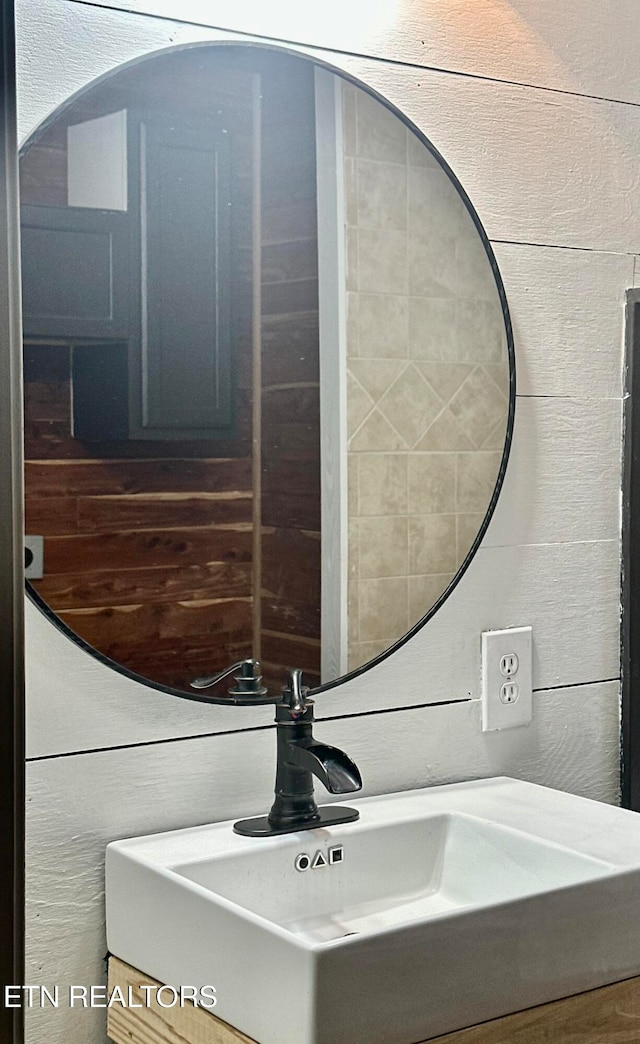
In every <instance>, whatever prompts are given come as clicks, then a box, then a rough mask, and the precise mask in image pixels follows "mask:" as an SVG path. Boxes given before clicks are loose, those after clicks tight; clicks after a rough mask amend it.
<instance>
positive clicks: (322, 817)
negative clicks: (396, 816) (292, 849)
mask: <svg viewBox="0 0 640 1044" xmlns="http://www.w3.org/2000/svg"><path fill="white" fill-rule="evenodd" d="M318 813H319V816H318V818H317V819H314V820H312V821H311V822H310V823H296V824H295V825H289V826H280V827H277V826H273V825H272V824H271V823H270V822H269V817H268V816H256V817H255V818H254V819H241V820H239V821H238V822H237V823H234V824H233V829H234V831H235V833H236V834H244V836H245V837H274V836H275V835H276V834H295V833H297V832H298V830H318V829H320V828H321V827H328V826H336V825H338V824H340V823H353V821H354V820H356V819H359V817H360V813H359V811H358V810H357V808H347V807H346V805H321V806H320V808H319V809H318Z"/></svg>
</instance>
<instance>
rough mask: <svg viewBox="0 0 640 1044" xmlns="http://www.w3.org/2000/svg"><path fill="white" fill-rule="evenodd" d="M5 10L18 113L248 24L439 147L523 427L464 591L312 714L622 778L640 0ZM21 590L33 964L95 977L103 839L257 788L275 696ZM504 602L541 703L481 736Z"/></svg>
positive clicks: (564, 784) (431, 747)
mask: <svg viewBox="0 0 640 1044" xmlns="http://www.w3.org/2000/svg"><path fill="white" fill-rule="evenodd" d="M114 7H116V8H118V7H120V8H122V10H109V9H108V8H114ZM125 8H126V9H129V10H128V11H127V10H125ZM154 13H155V14H159V15H163V16H165V17H163V18H154V17H149V15H151V14H154ZM18 15H19V24H18V48H19V53H18V69H19V83H18V91H19V122H20V130H21V137H22V138H24V137H26V136H27V135H28V134H29V133H31V131H32V130H33V128H34V127H35V126H36V125H37V124H38V123H39V122H40V121H41V120H42V119H43V118H44V117H45V116H46V115H48V113H49V112H50V111H52V110H53V109H54V108H55V107H56V106H57V105H58V104H60V103H61V102H62V101H63V100H64V99H65V98H66V97H68V95H69V94H70V93H72V92H73V91H74V90H77V89H78V88H79V87H81V86H83V85H84V84H85V83H87V82H88V81H90V80H91V79H93V78H94V77H96V76H98V75H101V74H102V73H104V72H106V71H108V70H110V69H112V68H113V67H114V66H116V65H117V64H119V63H121V62H123V61H126V60H129V59H132V58H134V57H136V56H138V55H140V54H143V53H147V52H149V51H152V50H154V49H156V48H161V47H166V46H171V45H175V44H180V43H186V42H189V41H197V40H216V39H225V38H231V37H232V35H233V34H234V33H241V34H243V33H244V34H250V33H254V34H258V35H259V34H264V35H266V36H268V37H271V38H273V39H274V40H278V39H282V40H285V41H295V42H296V43H297V44H298V45H299V46H300V47H302V48H304V49H307V50H309V51H310V53H313V54H315V55H317V56H318V57H320V58H322V59H323V60H325V61H328V62H330V63H331V64H334V65H336V66H338V67H339V68H343V69H346V70H347V71H349V72H351V73H353V74H354V75H357V76H359V77H360V78H361V79H363V80H364V81H366V82H367V83H369V84H370V85H371V86H372V87H374V88H375V89H377V90H379V91H380V92H381V93H382V94H384V95H385V96H386V97H388V98H389V99H390V100H391V101H392V102H394V103H395V104H396V105H397V106H398V107H399V108H401V109H402V110H404V111H405V112H406V113H407V114H408V115H409V116H410V117H411V118H412V119H413V120H414V121H415V123H416V124H417V125H418V126H419V127H420V128H421V130H423V131H424V133H425V134H426V135H427V136H428V137H429V138H430V139H431V140H432V141H433V142H434V144H435V145H436V147H437V148H439V149H440V151H441V152H442V154H443V156H444V157H445V159H446V160H447V161H448V162H449V163H450V164H451V166H452V167H453V169H454V170H455V171H456V174H457V175H458V177H459V178H460V180H461V182H462V184H463V185H464V187H465V189H466V190H467V192H468V194H469V196H470V198H471V200H472V201H473V203H474V205H475V207H476V209H477V211H478V213H479V215H480V218H481V220H482V221H483V223H484V225H485V228H486V229H487V232H488V234H489V237H490V238H491V239H492V241H493V242H494V248H495V252H496V256H497V258H498V263H499V265H500V268H501V271H502V275H503V278H504V282H505V286H506V291H507V296H508V299H509V303H510V307H511V311H512V318H513V323H514V330H515V340H516V352H517V360H518V393H519V399H518V404H517V414H516V416H517V419H516V430H515V438H514V446H513V452H512V456H511V461H510V464H509V469H508V473H507V478H506V481H505V486H504V490H503V493H502V496H501V499H500V502H499V505H498V508H497V511H496V514H495V517H494V519H493V521H492V523H491V526H490V528H489V531H488V533H487V536H486V539H485V541H484V544H483V547H482V548H481V550H480V551H479V553H478V555H477V556H476V558H475V560H474V562H473V563H472V566H471V568H470V569H469V571H468V573H467V574H466V576H465V577H464V578H463V580H462V582H461V583H460V585H459V586H458V588H457V589H456V591H455V592H454V594H453V595H452V597H451V598H450V599H449V601H448V602H447V603H446V604H445V606H444V607H443V608H442V610H441V611H440V612H439V613H438V614H437V616H436V617H435V618H434V620H433V621H432V622H430V623H429V624H428V625H427V626H426V627H425V628H424V629H423V630H422V631H421V632H420V633H419V634H418V635H416V637H415V638H414V639H413V640H412V641H411V642H410V643H408V644H407V645H406V646H405V647H404V648H403V649H402V650H400V652H398V653H397V654H396V655H395V656H394V657H391V658H390V659H389V660H387V661H385V662H384V663H383V664H381V665H380V666H379V667H378V668H376V669H375V670H372V671H370V672H369V673H367V674H366V675H365V676H364V677H362V678H361V679H357V680H355V681H353V682H351V683H349V684H348V685H343V686H340V687H338V688H336V689H335V690H332V691H330V692H328V693H327V694H325V695H324V696H323V697H321V698H320V699H319V700H318V705H317V710H318V715H319V717H320V718H326V719H328V720H327V721H326V722H324V723H321V724H320V725H319V726H318V729H317V732H318V735H319V736H320V737H321V738H324V739H325V740H326V741H328V742H331V743H336V744H338V745H339V746H344V748H345V749H346V750H347V751H349V753H350V754H352V755H353V756H354V757H355V759H356V760H357V762H358V764H359V765H360V767H361V769H362V773H363V776H364V778H365V793H367V794H373V793H380V792H385V791H389V790H396V789H404V788H407V787H413V786H420V785H428V784H432V783H438V782H448V781H451V780H457V779H464V778H469V777H473V776H487V775H495V774H500V773H507V774H511V775H514V776H519V777H521V778H524V779H531V780H535V781H537V782H541V783H547V784H549V785H551V786H557V787H559V788H562V789H567V790H571V791H574V792H576V793H581V794H586V795H588V796H590V797H594V798H597V799H600V800H605V801H616V800H617V796H618V783H619V779H618V758H619V751H618V731H619V721H618V705H619V682H618V679H619V580H618V577H619V500H620V498H619V485H620V448H621V447H620V442H621V397H622V381H621V370H622V324H623V300H624V291H625V289H626V287H628V286H631V285H634V281H635V273H636V271H638V272H640V266H638V267H637V266H636V259H635V256H634V255H635V254H636V253H637V254H638V255H640V208H638V207H637V206H635V199H636V198H637V188H638V182H639V180H640V107H639V106H640V66H638V63H637V53H636V46H635V41H636V40H637V38H638V32H640V7H639V6H638V5H637V3H636V2H635V0H616V2H615V3H613V2H612V0H609V2H604V3H603V2H602V0H576V2H575V3H573V4H571V5H561V4H557V2H555V0H474V3H472V4H469V3H461V2H460V0H367V2H364V0H358V2H351V3H348V4H345V3H344V0H340V2H338V0H324V2H323V3H322V4H318V5H306V4H300V3H292V2H291V0H270V2H269V3H268V4H266V3H264V2H263V0H233V2H230V0H229V2H228V0H218V2H217V3H216V4H211V3H208V2H206V3H205V2H203V0H181V2H180V4H178V3H177V0H126V2H125V0H116V2H115V3H114V2H111V3H109V4H108V5H107V4H105V5H104V6H102V5H101V4H94V5H85V4H82V3H76V2H74V0H21V2H20V4H19V12H18ZM176 17H179V18H180V19H183V20H184V19H193V20H194V21H195V22H200V23H208V26H209V27H207V25H203V24H200V25H189V24H186V23H185V22H184V21H183V22H177V21H174V20H172V19H175V18H176ZM211 26H215V28H211ZM322 48H329V49H331V50H326V51H323V50H322ZM460 73H464V74H466V75H464V76H461V75H459V74H460ZM27 610H28V611H27V624H28V648H27V669H28V754H29V759H30V760H29V764H28V769H27V779H28V805H27V842H28V850H27V888H28V904H27V923H28V933H27V945H28V972H27V979H26V981H27V982H30V983H43V984H45V985H48V986H51V985H54V984H58V985H60V987H61V989H62V991H63V992H64V988H65V986H66V985H67V984H69V983H75V984H81V983H86V984H90V983H97V982H100V981H101V979H102V974H103V968H102V963H101V961H102V957H103V955H104V951H105V941H104V935H103V894H102V888H103V853H104V846H105V844H106V843H107V841H108V840H110V839H112V838H115V837H122V836H127V835H131V834H136V833H146V832H150V831H154V830H160V829H166V828H172V827H177V826H184V825H188V824H190V823H198V822H204V821H207V820H216V819H225V818H231V817H235V816H242V815H248V814H251V813H256V812H260V811H264V810H265V809H266V808H267V807H268V803H269V799H270V792H271V788H272V785H273V778H272V777H273V763H274V736H273V734H272V731H271V729H270V728H269V727H268V725H269V722H270V719H271V712H270V711H269V710H268V709H265V710H257V709H256V710H255V711H250V710H245V709H234V710H231V709H229V710H227V709H226V708H216V707H202V706H200V705H199V704H191V703H188V702H183V701H180V700H177V699H175V698H173V697H170V696H165V695H163V694H159V693H156V692H154V691H152V690H149V689H147V688H146V687H144V686H141V685H138V684H136V683H134V682H131V681H128V680H127V679H125V678H122V677H120V676H118V675H115V674H113V673H111V672H110V671H108V670H107V669H106V668H104V667H103V666H101V665H100V664H99V663H97V661H94V660H92V659H91V658H89V657H88V656H86V655H85V654H84V653H82V652H81V651H80V650H79V649H78V648H77V647H75V646H74V645H72V644H71V643H70V642H68V641H67V640H66V639H65V638H64V637H63V636H62V635H61V634H59V633H58V632H57V631H56V630H55V629H54V628H52V627H51V625H50V624H49V623H48V622H47V621H46V620H45V619H44V618H43V617H41V616H40V614H39V613H38V612H37V611H36V610H35V609H33V607H31V606H28V607H27ZM519 624H532V626H533V629H534V649H535V652H534V687H535V689H536V696H535V699H534V721H533V724H532V725H531V726H529V727H526V728H520V729H514V730H512V731H510V732H507V733H503V734H497V733H493V734H488V735H483V734H482V733H481V731H480V714H479V704H478V702H477V698H478V694H479V634H480V631H481V630H483V629H486V628H491V627H505V626H510V625H519ZM452 665H453V666H452ZM469 695H471V697H472V700H471V702H468V703H462V704H461V703H458V704H451V705H450V706H437V707H430V706H429V704H430V703H434V702H439V701H447V700H454V699H456V698H460V697H467V696H469ZM385 711H386V713H382V712H385ZM243 730H245V731H243ZM246 730H248V731H246ZM241 765H242V766H243V768H241V767H240V766H241ZM247 765H249V769H247V767H246V766H247ZM103 1016H104V1013H103V1012H100V1011H86V1012H82V1011H78V1010H77V1009H75V1010H73V1011H65V1010H63V1009H62V1008H61V1009H58V1010H57V1011H53V1010H52V1009H43V1010H38V1009H33V1010H32V1011H31V1012H29V1015H28V1021H27V1026H28V1029H27V1044H76V1042H77V1044H103V1041H104V1039H105V1038H104V1029H103V1024H104V1017H103Z"/></svg>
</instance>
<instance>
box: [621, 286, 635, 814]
mask: <svg viewBox="0 0 640 1044" xmlns="http://www.w3.org/2000/svg"><path fill="white" fill-rule="evenodd" d="M639 350H640V289H633V290H628V291H627V299H626V315H625V361H624V410H623V460H622V565H621V613H622V629H621V663H620V667H621V700H622V751H621V753H622V763H621V800H622V805H623V807H624V808H631V809H633V810H634V811H636V812H637V811H640V582H639V579H638V574H639V571H640V424H639V423H638V417H636V418H635V420H634V410H635V412H636V414H637V413H638V408H639V407H638V403H640V363H639V361H638V351H639Z"/></svg>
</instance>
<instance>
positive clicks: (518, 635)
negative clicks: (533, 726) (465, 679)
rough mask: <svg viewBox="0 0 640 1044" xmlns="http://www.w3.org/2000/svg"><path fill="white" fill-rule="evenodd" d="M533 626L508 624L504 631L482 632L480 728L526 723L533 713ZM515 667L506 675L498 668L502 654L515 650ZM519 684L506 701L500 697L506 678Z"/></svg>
mask: <svg viewBox="0 0 640 1044" xmlns="http://www.w3.org/2000/svg"><path fill="white" fill-rule="evenodd" d="M532 647H533V630H532V628H531V627H510V628H507V629H506V630H504V631H483V632H482V731H483V732H494V731H495V730H496V729H511V728H514V727H516V726H518V725H528V724H529V722H530V721H531V718H532V713H533V691H532V690H533V678H532V673H533V672H532ZM514 653H515V655H516V656H517V658H518V668H517V670H516V671H515V673H513V674H511V675H510V676H509V678H505V675H504V674H503V673H502V671H501V670H500V661H501V660H502V657H503V656H510V655H512V654H514ZM507 681H508V682H509V683H512V684H514V683H515V684H516V685H517V686H518V698H517V700H516V701H515V702H514V703H508V702H507V703H505V702H503V701H502V699H501V698H500V693H501V690H502V688H503V686H504V684H505V682H507Z"/></svg>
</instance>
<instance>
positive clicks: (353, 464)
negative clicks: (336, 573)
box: [343, 84, 509, 668]
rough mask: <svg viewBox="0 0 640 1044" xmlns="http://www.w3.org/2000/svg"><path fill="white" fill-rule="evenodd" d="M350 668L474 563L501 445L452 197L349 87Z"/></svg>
mask: <svg viewBox="0 0 640 1044" xmlns="http://www.w3.org/2000/svg"><path fill="white" fill-rule="evenodd" d="M343 118H344V146H345V196H346V222H347V230H346V235H347V290H348V330H347V356H348V392H347V403H348V427H349V456H348V471H349V666H350V668H353V667H356V666H358V665H360V664H361V663H364V662H366V661H367V660H369V659H370V658H371V657H372V656H375V655H376V654H377V653H379V652H381V651H382V650H384V649H386V648H387V647H388V646H389V644H390V643H391V642H393V641H395V640H396V639H397V638H399V637H401V636H402V635H403V634H404V633H405V632H406V631H407V630H408V628H409V627H410V626H411V625H412V624H413V623H415V622H416V621H417V620H419V619H420V618H421V617H422V616H423V615H424V613H425V612H427V610H428V609H429V608H430V607H431V605H433V603H434V601H435V600H436V599H437V598H438V597H439V595H440V594H441V593H442V591H443V590H444V589H445V588H446V587H447V585H448V584H449V583H450V581H451V579H452V578H453V576H454V575H455V573H456V572H457V570H458V567H459V565H460V564H461V562H462V561H463V560H464V558H465V556H466V554H467V552H468V550H469V548H470V547H471V544H472V543H473V541H474V539H475V536H476V534H477V532H478V529H479V527H480V525H481V523H482V520H483V518H484V515H485V512H486V510H487V507H488V503H489V500H490V498H491V494H492V492H493V488H494V486H495V482H496V478H497V474H498V469H499V465H500V460H501V457H502V450H503V446H504V439H505V432H506V425H507V414H508V381H509V368H508V359H507V345H506V337H505V330H504V320H503V316H502V310H501V307H500V302H499V298H498V294H497V290H496V286H495V281H494V278H493V273H492V271H491V266H490V264H489V261H488V258H487V256H486V254H485V251H484V248H483V245H482V242H481V240H480V237H479V235H478V233H477V230H476V228H475V226H474V224H473V221H472V219H471V218H470V216H469V214H468V212H467V210H466V208H465V206H464V204H463V202H462V200H461V199H460V197H459V195H458V193H457V190H456V189H455V188H454V186H453V185H452V183H451V182H450V180H449V178H448V177H447V175H446V174H445V173H444V171H443V170H442V168H441V167H440V166H439V165H438V164H437V162H436V161H435V160H434V159H433V157H432V156H431V154H430V153H429V152H428V150H427V149H426V148H425V147H424V146H423V144H422V143H421V142H420V141H419V140H418V139H417V138H416V137H415V135H413V134H412V133H411V132H410V131H409V130H408V129H407V128H406V127H405V126H404V124H403V123H402V122H401V121H400V120H398V119H397V118H396V117H395V116H394V115H393V114H392V113H390V112H389V111H388V110H387V109H385V108H384V106H382V105H381V104H379V103H378V102H376V101H375V100H374V99H372V98H370V97H369V96H368V95H367V94H365V93H364V92H362V91H358V90H355V89H354V88H353V87H351V86H350V85H348V84H345V85H344V86H343Z"/></svg>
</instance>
